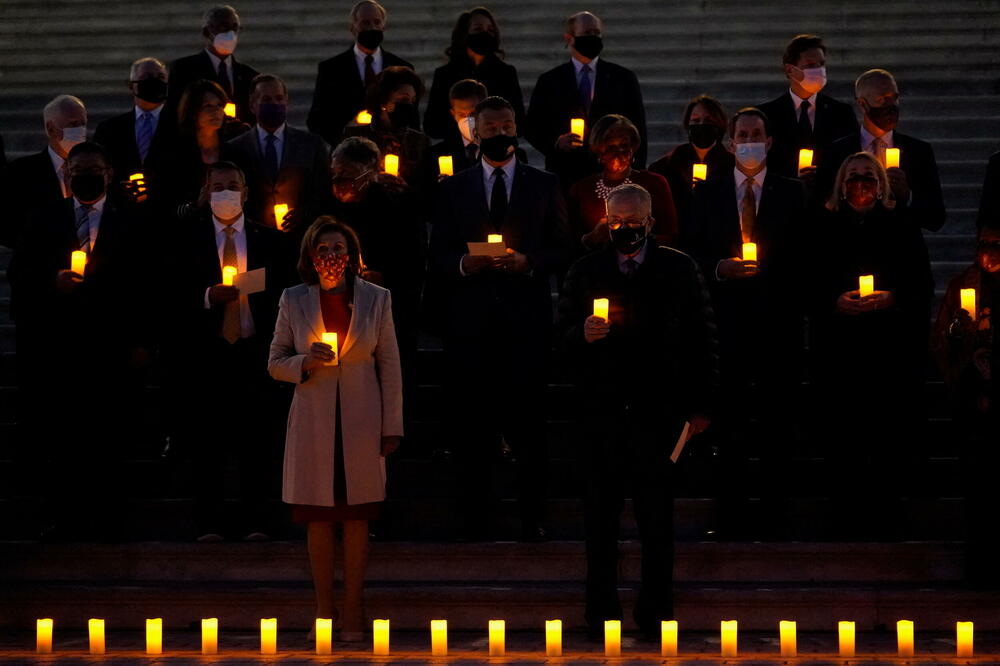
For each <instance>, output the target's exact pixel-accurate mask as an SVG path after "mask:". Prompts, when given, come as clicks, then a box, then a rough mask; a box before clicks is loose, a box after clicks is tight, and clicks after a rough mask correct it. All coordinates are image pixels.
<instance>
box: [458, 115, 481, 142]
mask: <svg viewBox="0 0 1000 666" xmlns="http://www.w3.org/2000/svg"><path fill="white" fill-rule="evenodd" d="M455 122H457V123H458V131H459V132H461V133H462V138H463V139H465V140H466V141H468V142H469V143H473V142H475V140H476V137H475V134H474V132H475V129H476V118H475V116H469V117H468V118H462V119H461V120H457V121H455Z"/></svg>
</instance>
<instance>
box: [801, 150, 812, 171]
mask: <svg viewBox="0 0 1000 666" xmlns="http://www.w3.org/2000/svg"><path fill="white" fill-rule="evenodd" d="M812 165H813V151H812V149H810V148H802V149H801V150H799V171H802V170H803V169H808V168H809V167H811V166H812Z"/></svg>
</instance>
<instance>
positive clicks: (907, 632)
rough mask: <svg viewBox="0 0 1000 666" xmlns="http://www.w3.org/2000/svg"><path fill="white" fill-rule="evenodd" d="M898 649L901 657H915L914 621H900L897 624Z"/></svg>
mask: <svg viewBox="0 0 1000 666" xmlns="http://www.w3.org/2000/svg"><path fill="white" fill-rule="evenodd" d="M896 648H897V653H898V654H899V656H900V657H912V656H913V621H912V620H900V621H898V622H897V623H896Z"/></svg>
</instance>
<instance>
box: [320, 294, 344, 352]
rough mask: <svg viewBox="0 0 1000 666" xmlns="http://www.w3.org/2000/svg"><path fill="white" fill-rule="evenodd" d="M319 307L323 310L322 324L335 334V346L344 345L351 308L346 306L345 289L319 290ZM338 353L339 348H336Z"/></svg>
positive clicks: (328, 331)
mask: <svg viewBox="0 0 1000 666" xmlns="http://www.w3.org/2000/svg"><path fill="white" fill-rule="evenodd" d="M319 307H320V310H322V311H323V326H324V328H326V332H327V333H336V334H337V347H341V348H342V347H343V346H344V339H345V338H346V337H347V329H348V328H350V326H351V308H350V307H348V301H347V290H346V289H345V290H344V291H339V292H329V291H323V290H322V289H321V290H320V292H319ZM337 354H338V355H339V354H340V349H337Z"/></svg>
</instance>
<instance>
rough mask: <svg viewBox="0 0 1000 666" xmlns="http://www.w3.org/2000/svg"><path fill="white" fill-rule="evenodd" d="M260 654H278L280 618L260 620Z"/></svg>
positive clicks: (263, 618)
mask: <svg viewBox="0 0 1000 666" xmlns="http://www.w3.org/2000/svg"><path fill="white" fill-rule="evenodd" d="M260 653H261V654H278V618H276V617H262V618H261V619H260Z"/></svg>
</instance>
